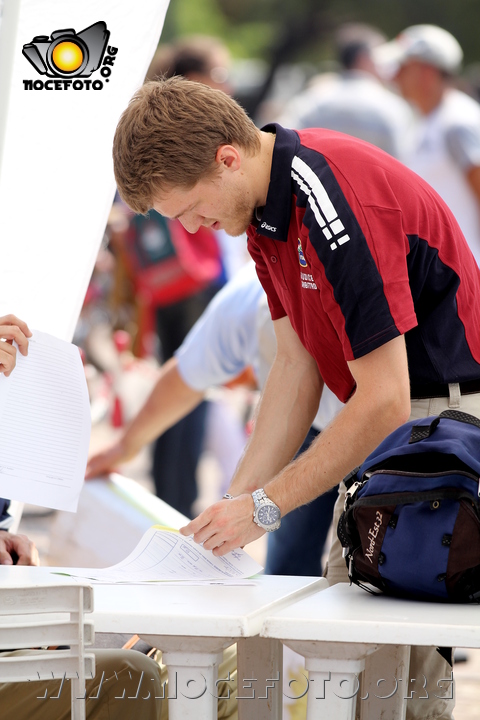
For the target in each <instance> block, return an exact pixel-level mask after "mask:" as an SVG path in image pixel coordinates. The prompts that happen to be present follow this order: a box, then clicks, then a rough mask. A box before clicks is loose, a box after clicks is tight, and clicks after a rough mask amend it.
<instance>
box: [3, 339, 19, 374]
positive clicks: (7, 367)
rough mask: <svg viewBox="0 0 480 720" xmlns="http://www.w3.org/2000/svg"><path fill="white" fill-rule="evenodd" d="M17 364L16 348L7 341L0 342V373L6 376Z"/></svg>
mask: <svg viewBox="0 0 480 720" xmlns="http://www.w3.org/2000/svg"><path fill="white" fill-rule="evenodd" d="M16 364H17V349H16V348H15V347H13V345H10V344H9V343H8V342H0V373H2V372H3V374H4V375H5V377H8V376H9V375H10V373H11V372H12V370H13V369H14V367H15V365H16Z"/></svg>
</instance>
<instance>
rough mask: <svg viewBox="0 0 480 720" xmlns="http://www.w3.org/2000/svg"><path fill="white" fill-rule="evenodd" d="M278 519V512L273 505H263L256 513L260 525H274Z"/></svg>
mask: <svg viewBox="0 0 480 720" xmlns="http://www.w3.org/2000/svg"><path fill="white" fill-rule="evenodd" d="M279 517H280V510H279V509H278V507H274V506H273V505H263V506H262V507H261V508H260V509H259V511H258V519H259V521H260V522H261V523H262V525H274V524H275V523H276V522H277V520H278V519H279Z"/></svg>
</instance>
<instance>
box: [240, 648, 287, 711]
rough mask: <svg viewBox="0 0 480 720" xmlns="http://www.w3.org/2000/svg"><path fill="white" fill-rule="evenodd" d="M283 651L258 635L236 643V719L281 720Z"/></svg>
mask: <svg viewBox="0 0 480 720" xmlns="http://www.w3.org/2000/svg"><path fill="white" fill-rule="evenodd" d="M282 661H283V648H282V643H281V642H280V640H276V639H274V638H262V637H259V636H258V635H257V636H255V637H249V638H240V639H239V640H237V683H238V688H237V698H238V718H239V720H281V718H282V707H283V696H282Z"/></svg>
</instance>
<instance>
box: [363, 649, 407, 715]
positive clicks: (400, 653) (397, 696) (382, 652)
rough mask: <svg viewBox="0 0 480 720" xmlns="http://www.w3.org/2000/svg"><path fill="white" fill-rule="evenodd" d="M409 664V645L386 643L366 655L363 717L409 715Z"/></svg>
mask: <svg viewBox="0 0 480 720" xmlns="http://www.w3.org/2000/svg"><path fill="white" fill-rule="evenodd" d="M409 667H410V646H409V645H384V646H382V647H381V648H380V649H379V650H377V652H376V653H373V654H372V655H369V656H368V658H366V660H365V672H364V678H363V683H362V696H363V697H365V700H362V703H361V715H360V718H361V720H369V719H370V718H380V717H381V718H382V720H403V718H405V714H406V710H407V701H406V699H405V698H406V695H407V692H406V691H408V688H409V683H408V678H409ZM367 693H368V697H367Z"/></svg>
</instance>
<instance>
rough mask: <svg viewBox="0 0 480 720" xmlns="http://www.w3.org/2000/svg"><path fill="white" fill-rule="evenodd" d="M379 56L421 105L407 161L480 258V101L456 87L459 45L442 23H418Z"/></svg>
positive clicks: (380, 50) (411, 99)
mask: <svg viewBox="0 0 480 720" xmlns="http://www.w3.org/2000/svg"><path fill="white" fill-rule="evenodd" d="M375 59H376V62H377V64H378V67H379V68H380V69H381V70H383V72H384V74H385V75H386V76H390V77H392V78H393V80H394V81H395V82H396V83H397V85H398V87H399V89H400V91H401V93H402V95H403V97H404V98H405V99H406V100H408V101H409V102H410V103H411V104H412V105H413V107H414V108H415V109H416V111H417V123H416V130H415V138H414V144H413V146H412V149H411V152H410V154H408V155H407V156H406V157H405V159H404V162H405V163H406V164H407V165H408V166H409V167H411V168H412V170H414V171H415V172H416V173H418V174H419V175H420V176H421V177H423V178H424V179H425V180H426V181H427V182H428V183H429V184H430V185H431V186H432V187H433V188H434V189H435V190H436V191H437V192H438V194H439V195H440V196H441V197H442V198H443V200H445V202H446V203H447V205H448V206H449V207H450V209H451V210H452V212H453V214H454V215H455V217H456V219H457V221H458V224H459V225H460V227H461V229H462V232H463V234H464V235H465V238H466V240H467V242H468V244H469V245H470V248H471V249H472V252H473V254H474V255H475V259H476V260H477V263H480V105H479V103H478V102H477V101H476V100H474V99H473V98H472V97H470V96H469V95H467V94H466V93H464V92H461V91H460V90H458V89H456V88H455V87H453V81H454V78H455V75H456V74H457V73H458V71H459V69H460V66H461V63H462V59H463V52H462V49H461V47H460V45H459V44H458V42H457V40H456V39H455V38H454V37H453V35H451V34H450V33H449V32H447V31H446V30H444V29H443V28H440V27H437V26H436V25H414V26H412V27H409V28H407V29H406V30H404V31H403V32H401V33H400V35H398V37H397V38H396V39H395V40H393V41H392V42H390V43H386V44H385V45H383V46H380V47H378V48H377V49H376V50H375Z"/></svg>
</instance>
